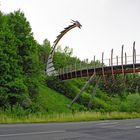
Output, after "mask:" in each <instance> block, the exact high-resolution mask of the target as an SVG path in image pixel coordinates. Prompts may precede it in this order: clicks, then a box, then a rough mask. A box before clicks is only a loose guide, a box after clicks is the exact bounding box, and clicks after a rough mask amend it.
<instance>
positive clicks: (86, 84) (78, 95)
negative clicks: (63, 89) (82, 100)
mask: <svg viewBox="0 0 140 140" xmlns="http://www.w3.org/2000/svg"><path fill="white" fill-rule="evenodd" d="M94 77H95V73H93V75H92V76H91V77H90V79H89V80H88V81H87V82H86V83H85V85H84V86H83V88H82V89H81V91H80V92H79V94H77V96H76V97H75V98H74V99H73V100H72V102H71V103H70V104H69V105H67V107H68V108H71V106H72V105H73V104H74V102H76V101H77V100H78V99H79V97H80V96H81V95H82V93H83V92H84V90H85V89H86V88H87V86H88V85H89V84H90V83H91V82H92V80H93V79H94Z"/></svg>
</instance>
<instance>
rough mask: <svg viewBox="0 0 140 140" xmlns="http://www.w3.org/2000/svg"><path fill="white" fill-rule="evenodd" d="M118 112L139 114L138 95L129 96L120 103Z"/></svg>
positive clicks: (139, 102) (139, 99)
mask: <svg viewBox="0 0 140 140" xmlns="http://www.w3.org/2000/svg"><path fill="white" fill-rule="evenodd" d="M120 111H125V112H140V94H138V93H136V94H130V95H128V96H127V98H126V101H125V102H122V103H121V106H120Z"/></svg>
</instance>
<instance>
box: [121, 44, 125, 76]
mask: <svg viewBox="0 0 140 140" xmlns="http://www.w3.org/2000/svg"><path fill="white" fill-rule="evenodd" d="M123 48H124V45H122V52H121V65H122V74H123V75H124V68H123Z"/></svg>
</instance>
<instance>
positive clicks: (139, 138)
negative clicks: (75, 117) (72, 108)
mask: <svg viewBox="0 0 140 140" xmlns="http://www.w3.org/2000/svg"><path fill="white" fill-rule="evenodd" d="M0 140H140V119H134V120H112V121H96V122H80V123H46V124H16V125H0Z"/></svg>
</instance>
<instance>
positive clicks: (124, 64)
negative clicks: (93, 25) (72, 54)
mask: <svg viewBox="0 0 140 140" xmlns="http://www.w3.org/2000/svg"><path fill="white" fill-rule="evenodd" d="M72 23H73V24H72V25H69V26H68V27H66V28H65V29H64V30H63V31H61V32H60V34H59V35H58V36H57V38H56V40H55V41H54V43H53V46H52V49H51V51H50V54H49V57H48V61H47V67H46V74H47V75H48V76H51V75H54V76H56V77H58V78H59V79H60V80H69V79H73V78H80V77H89V80H88V81H87V82H86V83H85V85H84V86H83V88H82V89H81V91H80V92H79V93H78V94H77V96H76V97H75V98H74V99H73V101H72V102H71V104H69V105H68V107H71V106H72V105H73V103H74V102H76V100H77V99H78V98H79V97H80V96H81V94H82V93H83V91H84V90H85V89H86V88H87V86H88V85H89V84H90V83H91V82H92V81H93V79H95V78H96V76H97V75H98V77H99V79H98V80H97V81H96V84H95V87H94V89H93V93H92V94H91V98H92V97H93V96H94V95H95V93H96V88H97V86H98V82H99V80H100V77H103V79H104V82H105V83H107V81H106V75H111V76H112V78H113V81H114V82H115V77H114V75H116V74H122V75H124V82H125V75H126V74H127V73H133V74H135V73H138V72H140V55H137V54H136V49H135V42H134V43H133V51H132V52H133V53H132V55H131V56H127V53H126V52H125V53H124V45H122V49H121V55H120V56H116V57H113V49H112V50H111V57H110V58H108V59H104V52H103V53H102V59H101V61H99V60H98V61H99V62H100V65H97V66H96V60H95V56H94V61H93V62H94V63H93V66H92V67H91V65H90V67H88V66H86V67H85V66H84V67H83V66H82V64H81V63H80V64H77V63H76V62H75V64H74V65H73V66H72V65H71V66H67V67H66V68H62V69H59V70H55V68H54V66H53V56H54V52H55V48H56V46H57V44H58V42H59V41H60V39H61V38H62V37H63V36H64V35H65V34H66V33H67V32H68V31H70V30H71V29H73V28H75V27H78V28H81V26H82V25H81V24H80V23H79V22H78V21H73V20H72ZM91 103H92V102H91V100H90V101H89V104H88V106H89V108H90V107H91V106H92V104H91Z"/></svg>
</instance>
